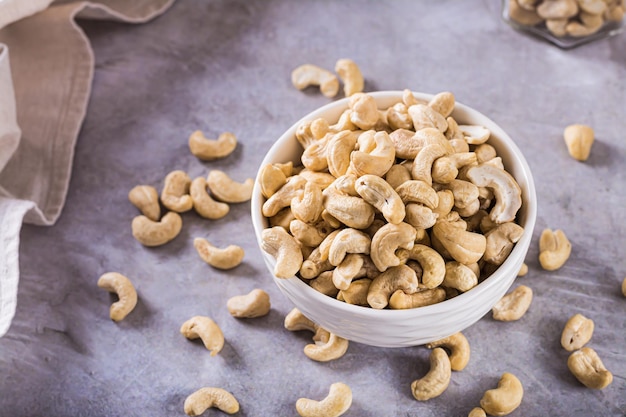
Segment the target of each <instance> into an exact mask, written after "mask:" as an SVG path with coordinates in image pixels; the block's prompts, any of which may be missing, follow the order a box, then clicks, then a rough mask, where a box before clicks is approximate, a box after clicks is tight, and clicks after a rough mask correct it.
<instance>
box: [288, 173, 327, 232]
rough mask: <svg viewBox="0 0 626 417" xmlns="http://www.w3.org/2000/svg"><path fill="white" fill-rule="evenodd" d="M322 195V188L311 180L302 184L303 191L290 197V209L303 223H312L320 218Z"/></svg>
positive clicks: (322, 208) (322, 207)
mask: <svg viewBox="0 0 626 417" xmlns="http://www.w3.org/2000/svg"><path fill="white" fill-rule="evenodd" d="M323 200H324V196H323V195H322V189H321V188H320V187H319V186H318V185H317V184H315V183H313V182H307V183H306V184H305V185H304V192H303V193H301V194H296V195H295V196H294V197H293V198H292V199H291V211H292V213H293V215H294V216H296V219H298V220H302V221H303V222H305V223H314V222H316V221H318V220H319V219H320V216H321V215H322V210H324V205H323Z"/></svg>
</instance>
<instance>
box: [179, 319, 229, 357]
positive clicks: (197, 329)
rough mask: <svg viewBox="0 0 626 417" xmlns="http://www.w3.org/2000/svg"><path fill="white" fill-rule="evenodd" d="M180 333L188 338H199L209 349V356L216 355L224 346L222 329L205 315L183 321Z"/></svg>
mask: <svg viewBox="0 0 626 417" xmlns="http://www.w3.org/2000/svg"><path fill="white" fill-rule="evenodd" d="M180 333H181V334H182V335H183V336H185V337H186V338H187V339H189V340H194V339H198V338H199V339H201V340H202V343H203V344H204V347H206V348H207V349H208V350H209V351H211V356H215V355H217V354H218V353H219V352H220V351H221V350H222V348H223V347H224V334H223V333H222V329H220V327H219V326H218V325H217V323H215V322H214V321H213V320H211V319H210V318H209V317H205V316H194V317H192V318H190V319H189V320H187V321H186V322H184V323H183V325H182V326H181V327H180Z"/></svg>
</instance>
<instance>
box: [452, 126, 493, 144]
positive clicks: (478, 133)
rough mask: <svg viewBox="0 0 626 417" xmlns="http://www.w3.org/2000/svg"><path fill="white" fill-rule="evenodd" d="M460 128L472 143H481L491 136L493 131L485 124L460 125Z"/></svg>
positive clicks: (466, 138)
mask: <svg viewBox="0 0 626 417" xmlns="http://www.w3.org/2000/svg"><path fill="white" fill-rule="evenodd" d="M459 130H460V131H461V133H463V136H464V138H465V140H466V141H467V143H469V144H470V145H481V144H483V143H485V142H487V141H488V140H489V136H491V131H490V130H489V129H487V128H486V127H484V126H476V125H459Z"/></svg>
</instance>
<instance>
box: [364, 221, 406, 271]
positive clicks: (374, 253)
mask: <svg viewBox="0 0 626 417" xmlns="http://www.w3.org/2000/svg"><path fill="white" fill-rule="evenodd" d="M416 235H417V232H416V230H415V228H414V227H413V226H411V225H410V224H408V223H404V222H401V223H398V224H393V223H387V224H386V225H384V226H383V227H381V228H380V229H378V231H377V232H376V233H375V234H374V237H373V238H372V245H371V249H370V257H371V258H372V261H373V262H374V265H376V268H378V270H379V271H380V272H384V271H386V270H387V268H389V267H390V266H398V265H400V259H399V258H398V257H397V256H396V254H395V252H396V250H397V249H398V248H404V249H411V248H413V245H414V242H415V237H416Z"/></svg>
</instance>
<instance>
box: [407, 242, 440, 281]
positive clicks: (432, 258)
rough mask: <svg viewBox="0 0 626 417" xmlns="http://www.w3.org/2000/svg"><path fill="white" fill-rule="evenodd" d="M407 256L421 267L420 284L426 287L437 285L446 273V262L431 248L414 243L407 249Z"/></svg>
mask: <svg viewBox="0 0 626 417" xmlns="http://www.w3.org/2000/svg"><path fill="white" fill-rule="evenodd" d="M408 258H409V259H412V260H414V261H417V262H418V263H419V264H420V266H421V267H422V271H423V272H422V280H421V281H422V284H423V285H424V287H426V288H435V287H438V286H439V285H440V284H441V283H442V282H443V280H444V276H445V275H446V264H445V262H444V260H443V258H442V257H441V255H440V254H439V253H438V252H437V251H436V250H434V249H433V248H431V247H429V246H426V245H421V244H415V245H414V246H413V247H412V248H411V249H409V250H408Z"/></svg>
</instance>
